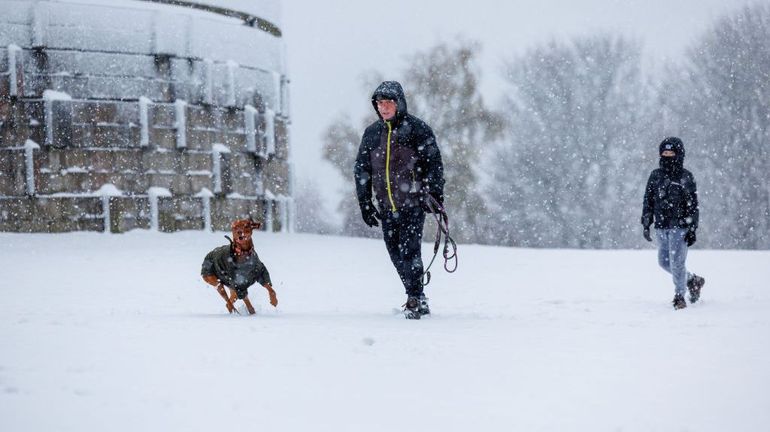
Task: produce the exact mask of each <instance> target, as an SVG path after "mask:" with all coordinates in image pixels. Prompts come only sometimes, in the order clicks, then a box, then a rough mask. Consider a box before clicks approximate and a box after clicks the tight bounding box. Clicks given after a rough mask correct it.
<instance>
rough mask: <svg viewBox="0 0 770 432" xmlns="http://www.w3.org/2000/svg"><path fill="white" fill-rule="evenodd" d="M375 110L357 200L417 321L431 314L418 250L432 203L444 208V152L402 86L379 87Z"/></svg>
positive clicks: (359, 162) (360, 162)
mask: <svg viewBox="0 0 770 432" xmlns="http://www.w3.org/2000/svg"><path fill="white" fill-rule="evenodd" d="M372 106H373V107H374V111H375V112H376V113H377V116H378V117H379V120H377V121H375V122H374V123H372V124H371V125H369V127H367V128H366V130H365V131H364V135H363V137H362V139H361V146H360V147H359V149H358V156H357V158H356V164H355V168H354V174H355V181H356V195H357V197H358V203H359V205H360V207H361V216H362V217H363V219H364V222H366V224H367V225H369V226H370V227H374V226H377V225H378V224H379V223H378V221H381V222H382V232H383V235H384V237H385V246H386V247H387V249H388V254H389V255H390V259H391V261H392V262H393V265H394V266H395V267H396V271H398V275H399V277H400V278H401V282H403V284H404V288H405V289H406V295H407V301H406V304H405V305H404V314H405V316H406V318H408V319H419V318H420V316H422V315H426V314H428V313H430V309H429V307H428V301H427V298H426V297H425V294H424V293H423V285H422V275H423V265H422V257H421V253H420V246H421V243H422V229H423V225H424V223H425V210H429V209H430V206H429V205H428V200H430V199H431V198H432V199H433V200H435V201H437V202H438V203H439V204H441V205H443V200H444V168H443V165H442V163H441V153H440V151H439V148H438V145H437V144H436V137H435V135H434V134H433V131H432V130H431V128H430V127H429V126H428V125H427V124H425V122H424V121H422V120H420V119H419V118H417V117H415V116H413V115H411V114H409V112H408V111H407V108H406V97H405V96H404V90H403V89H402V88H401V84H399V83H398V82H396V81H385V82H383V83H382V84H380V85H379V86H378V87H377V89H376V90H375V91H374V94H373V95H372ZM372 191H374V198H375V199H376V203H377V205H376V206H375V205H374V200H373V197H372Z"/></svg>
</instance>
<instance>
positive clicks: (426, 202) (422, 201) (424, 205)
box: [420, 194, 444, 213]
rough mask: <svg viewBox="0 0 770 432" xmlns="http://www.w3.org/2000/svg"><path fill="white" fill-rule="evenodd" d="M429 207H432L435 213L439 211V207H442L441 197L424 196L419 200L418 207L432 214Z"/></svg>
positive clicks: (442, 200) (442, 198) (442, 199)
mask: <svg viewBox="0 0 770 432" xmlns="http://www.w3.org/2000/svg"><path fill="white" fill-rule="evenodd" d="M431 198H433V199H434V200H436V202H433V201H432V200H431ZM429 202H430V204H429ZM436 203H438V206H437V205H436ZM431 206H433V207H434V208H435V210H436V211H437V212H438V211H439V207H444V197H443V195H433V194H425V195H423V196H422V197H421V198H420V207H422V209H423V210H424V211H425V212H426V213H433V210H431Z"/></svg>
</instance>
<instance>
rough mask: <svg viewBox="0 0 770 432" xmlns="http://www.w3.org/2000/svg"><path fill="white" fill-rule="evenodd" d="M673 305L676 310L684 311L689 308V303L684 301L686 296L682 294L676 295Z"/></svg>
mask: <svg viewBox="0 0 770 432" xmlns="http://www.w3.org/2000/svg"><path fill="white" fill-rule="evenodd" d="M671 303H672V304H673V305H674V309H684V308H686V307H687V302H686V301H684V296H683V295H682V294H677V295H675V296H674V301H673V302H671Z"/></svg>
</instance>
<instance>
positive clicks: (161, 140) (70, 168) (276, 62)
mask: <svg viewBox="0 0 770 432" xmlns="http://www.w3.org/2000/svg"><path fill="white" fill-rule="evenodd" d="M0 9H2V11H3V13H2V14H0V231H20V232H24V231H34V232H61V231H75V230H90V231H103V230H108V231H111V232H122V231H126V230H130V229H133V228H153V229H159V230H163V231H175V230H181V229H219V230H225V229H229V222H230V221H231V220H232V219H233V218H238V217H246V216H252V217H254V218H255V219H259V220H264V221H265V222H266V223H265V225H266V227H267V229H269V230H288V229H290V226H291V219H292V218H291V208H292V205H291V191H290V181H289V179H290V169H289V162H288V154H289V142H288V124H289V117H288V82H289V81H288V78H287V75H286V67H285V64H286V62H285V58H284V56H285V54H284V44H283V39H282V37H281V26H280V5H279V2H278V1H274V0H205V1H203V0H202V1H183V0H109V1H107V0H40V1H17V0H0Z"/></svg>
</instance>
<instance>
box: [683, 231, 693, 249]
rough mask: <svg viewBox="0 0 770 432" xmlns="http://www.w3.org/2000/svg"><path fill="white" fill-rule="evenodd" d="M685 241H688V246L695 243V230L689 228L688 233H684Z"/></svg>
mask: <svg viewBox="0 0 770 432" xmlns="http://www.w3.org/2000/svg"><path fill="white" fill-rule="evenodd" d="M684 241H686V242H687V247H690V246H692V245H694V244H695V230H689V231H687V234H685V235H684Z"/></svg>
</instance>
